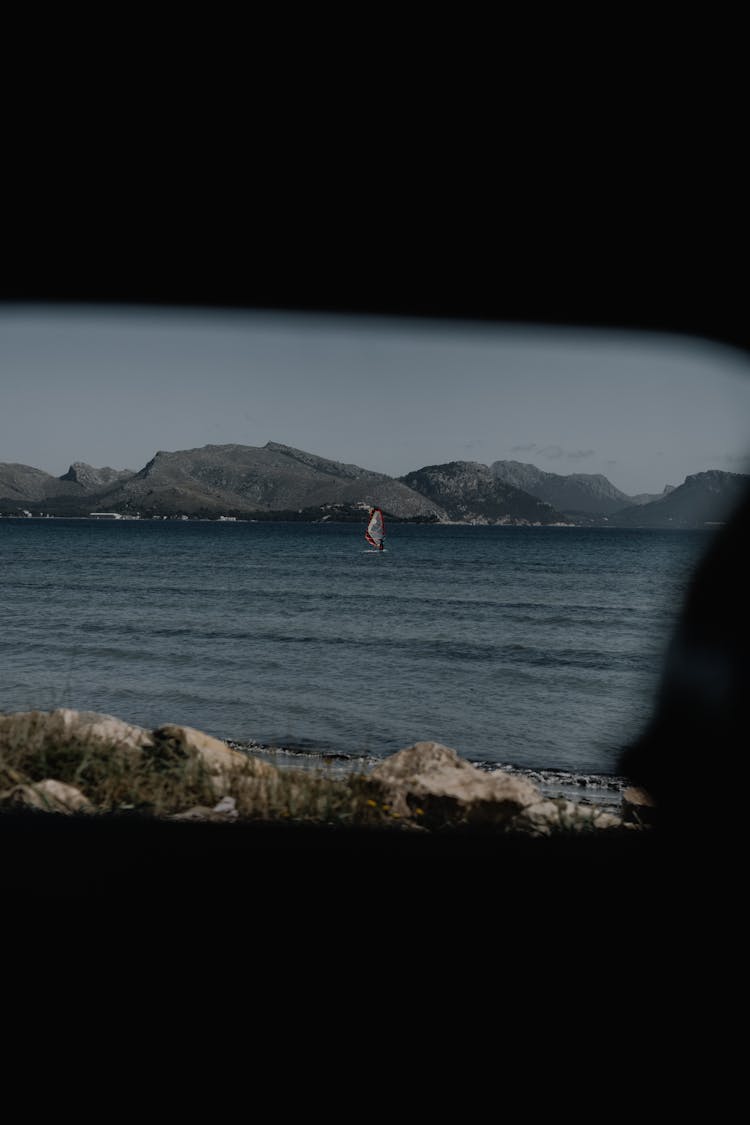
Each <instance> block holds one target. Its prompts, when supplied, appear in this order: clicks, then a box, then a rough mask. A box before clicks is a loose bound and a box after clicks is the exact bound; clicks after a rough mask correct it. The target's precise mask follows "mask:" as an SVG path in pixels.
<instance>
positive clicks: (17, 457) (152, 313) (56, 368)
mask: <svg viewBox="0 0 750 1125" xmlns="http://www.w3.org/2000/svg"><path fill="white" fill-rule="evenodd" d="M267 441H278V442H282V443H284V444H287V445H293V446H296V447H297V448H299V449H304V450H307V451H308V452H311V453H317V454H320V455H321V456H323V457H330V458H332V459H333V460H336V461H347V462H353V463H355V464H357V465H361V466H363V467H364V468H367V469H373V470H376V471H378V472H382V473H388V474H390V475H391V476H399V475H402V474H404V473H407V472H409V471H410V470H412V469H418V468H421V467H422V466H424V465H433V464H437V463H440V462H445V461H456V460H466V461H480V462H482V463H483V464H490V463H491V462H492V461H496V460H515V461H523V462H527V463H530V464H533V465H537V466H538V467H539V468H540V469H545V470H547V471H548V472H554V473H562V474H567V473H573V472H582V473H603V474H604V475H605V476H607V477H608V478H609V479H610V480H611V481H612V483H613V484H614V485H616V486H617V487H618V488H620V489H622V491H624V492H626V493H628V494H630V495H633V494H635V493H639V492H660V491H661V490H662V489H663V487H664V485H665V484H673V485H677V484H680V483H682V481H683V480H684V479H685V477H686V475H687V474H688V473H696V472H702V471H703V470H705V469H710V468H715V469H725V470H729V471H732V472H750V459H749V458H748V453H750V363H748V361H747V360H746V359H745V357H744V356H743V355H741V354H740V353H738V352H735V351H734V350H732V349H730V348H725V347H720V346H718V345H713V344H708V343H705V342H703V341H700V340H696V339H692V338H690V337H679V336H659V335H650V334H649V335H647V334H638V333H632V334H631V333H625V332H621V333H609V332H604V331H578V330H573V329H552V328H538V329H535V328H530V327H525V326H524V327H519V326H508V327H495V326H481V325H480V326H475V325H472V324H469V323H455V322H449V321H443V322H424V321H416V320H397V319H393V320H391V319H387V318H379V317H377V318H376V317H371V318H366V317H351V318H345V317H333V316H317V315H310V314H299V315H296V314H295V315H291V314H282V313H277V314H272V313H265V312H264V313H260V312H259V313H251V312H241V311H240V312H212V311H202V310H199V311H190V310H188V311H184V310H175V311H162V310H147V309H144V310H126V309H117V308H112V309H106V310H97V309H93V308H89V309H87V308H79V309H75V308H64V307H54V306H42V305H40V306H13V305H5V306H0V462H20V463H21V464H24V465H33V466H34V467H35V468H38V469H44V470H45V471H46V472H49V473H52V474H54V475H55V476H59V475H61V474H62V473H64V472H65V471H66V470H67V468H68V466H69V465H70V463H71V462H72V461H85V462H88V463H89V464H91V465H94V466H96V467H103V466H105V465H107V466H110V467H112V468H116V469H123V468H128V469H134V470H137V469H141V468H142V467H143V466H144V465H145V464H146V462H147V461H148V460H150V458H151V457H153V455H154V453H156V452H157V450H176V449H192V448H195V447H197V446H203V445H223V444H226V443H230V442H231V443H239V444H242V445H256V446H258V445H265V443H266V442H267Z"/></svg>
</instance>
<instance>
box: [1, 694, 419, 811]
mask: <svg viewBox="0 0 750 1125" xmlns="http://www.w3.org/2000/svg"><path fill="white" fill-rule="evenodd" d="M48 778H53V779H55V780H56V781H61V782H63V783H64V784H66V785H71V786H74V787H75V788H76V789H78V790H79V791H80V792H81V793H82V794H83V795H84V797H86V798H87V800H88V801H89V802H90V803H91V811H92V812H94V813H100V814H112V813H120V814H127V813H138V814H142V815H143V814H145V815H152V816H157V817H168V816H176V815H180V814H184V813H185V812H187V811H188V810H191V809H196V808H199V809H202V810H204V811H205V813H206V814H208V813H209V812H210V810H212V809H213V808H214V807H215V805H216V803H217V801H218V799H219V797H218V794H217V787H216V776H215V775H212V774H211V772H209V770H208V769H207V768H206V766H205V764H204V762H203V761H202V759H201V758H200V756H199V755H196V754H187V753H185V752H184V751H181V750H180V748H179V747H176V746H175V745H174V744H172V743H170V742H164V743H158V744H157V745H156V746H155V747H154V748H153V749H147V750H145V751H144V750H139V749H134V748H133V747H131V746H128V745H125V744H116V743H115V744H112V743H102V742H98V741H95V740H86V739H84V738H82V737H81V736H80V735H76V734H75V733H74V732H70V731H67V730H66V729H65V727H64V724H63V722H62V720H61V721H60V723H59V727H57V728H56V729H54V730H50V725H49V721H47V722H46V723H45V724H44V725H42V724H41V723H40V722H39V721H38V720H36V719H35V716H34V715H33V714H31V715H30V716H29V717H28V719H27V721H26V722H24V723H22V724H21V723H19V721H18V719H17V718H16V719H15V721H14V722H13V723H12V724H3V722H2V716H0V808H2V807H6V808H7V807H9V806H12V807H17V802H18V794H19V787H23V786H31V785H33V784H34V783H36V782H40V781H43V780H45V779H48ZM222 792H223V793H224V794H225V795H226V796H230V797H232V798H233V799H234V807H235V809H236V814H237V816H238V817H241V818H253V819H261V820H274V821H287V822H310V823H322V824H337V825H342V826H343V825H391V826H392V825H399V824H401V823H403V822H402V821H400V820H399V818H397V817H394V816H393V815H392V813H391V810H390V809H389V808H388V806H387V805H384V804H383V803H382V796H381V795H380V792H379V790H378V788H377V786H376V785H374V784H373V782H372V781H371V780H370V779H369V778H367V777H366V776H364V775H352V776H351V777H348V778H346V779H341V778H335V777H331V776H330V775H327V774H326V773H325V771H317V772H310V771H307V770H274V771H272V772H269V771H265V770H264V771H263V772H262V773H261V772H259V770H258V767H257V764H256V761H255V760H254V759H252V758H248V759H247V763H246V766H245V767H244V768H241V769H238V770H235V771H233V772H232V773H231V774H229V775H225V780H224V782H223V786H222Z"/></svg>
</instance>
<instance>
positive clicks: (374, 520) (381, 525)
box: [365, 508, 385, 551]
mask: <svg viewBox="0 0 750 1125" xmlns="http://www.w3.org/2000/svg"><path fill="white" fill-rule="evenodd" d="M365 539H366V540H367V542H368V543H371V544H372V546H373V547H377V549H378V550H379V551H382V550H383V540H384V539H385V520H384V519H383V513H382V512H381V510H380V508H370V520H369V523H368V524H367V531H366V532H365Z"/></svg>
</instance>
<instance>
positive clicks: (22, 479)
mask: <svg viewBox="0 0 750 1125" xmlns="http://www.w3.org/2000/svg"><path fill="white" fill-rule="evenodd" d="M80 491H81V490H80V488H76V487H75V486H73V487H70V486H69V484H68V483H67V482H61V480H60V478H59V477H53V476H52V475H51V474H50V473H45V472H42V470H41V469H34V468H32V467H31V465H15V464H0V500H7V501H10V502H18V503H26V502H27V501H34V500H43V499H44V498H45V497H47V496H56V495H58V494H65V493H66V492H68V493H70V494H72V495H77V494H79V493H80Z"/></svg>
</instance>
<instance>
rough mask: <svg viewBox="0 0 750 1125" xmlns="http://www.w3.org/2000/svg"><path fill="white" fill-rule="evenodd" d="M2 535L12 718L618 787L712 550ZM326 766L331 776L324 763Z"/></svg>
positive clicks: (439, 530) (570, 538)
mask: <svg viewBox="0 0 750 1125" xmlns="http://www.w3.org/2000/svg"><path fill="white" fill-rule="evenodd" d="M363 531H364V528H363V527H361V528H360V527H359V526H357V525H352V524H334V523H323V524H296V523H265V522H261V523H229V522H227V523H213V522H194V521H111V522H102V521H95V520H32V519H24V520H0V567H2V584H1V586H0V612H1V617H0V621H1V624H2V628H1V629H0V658H1V667H2V681H1V682H0V710H4V711H15V710H25V709H30V708H43V709H48V708H52V707H57V706H67V707H74V708H78V709H81V710H93V711H103V712H107V713H110V714H113V715H117V716H119V717H121V718H123V719H126V720H128V721H130V722H134V723H138V724H141V725H144V726H149V727H152V726H155V725H158V724H160V723H165V722H177V723H182V724H187V725H189V726H195V727H199V728H200V729H202V730H205V731H208V732H209V733H212V734H214V735H216V736H218V737H220V738H225V739H230V740H233V741H236V742H239V743H244V744H248V745H253V744H258V743H259V744H263V745H266V746H275V747H284V748H287V749H289V750H292V751H295V752H296V753H297V754H299V755H302V756H303V757H307V758H308V759H309V760H310V761H313V760H317V761H320V760H321V759H320V755H321V754H322V755H346V756H350V757H353V758H354V760H355V761H357V762H366V761H372V760H373V759H377V758H379V757H382V756H385V755H387V754H391V753H393V752H395V751H396V750H399V749H401V748H402V747H404V746H407V745H409V744H410V743H411V742H414V741H416V740H419V739H435V740H437V741H439V742H443V743H445V744H446V745H448V746H451V747H453V748H454V749H455V750H457V751H458V752H459V753H460V754H461V755H462V756H463V757H465V758H467V759H468V760H470V761H472V762H475V763H477V764H480V765H483V766H487V767H492V766H500V765H503V766H514V767H518V768H520V769H523V770H532V771H539V770H542V771H544V770H551V771H562V772H563V773H569V774H572V775H588V774H594V775H604V776H605V777H606V776H611V775H616V773H617V761H618V754H619V752H620V751H621V749H622V747H623V745H624V744H625V742H626V741H627V740H628V739H629V738H630V737H632V736H634V735H635V734H637V732H638V731H639V730H640V729H641V728H642V726H643V724H644V722H645V720H646V717H647V715H648V713H649V708H650V706H651V704H652V701H653V696H654V692H655V689H656V686H657V681H658V675H659V670H660V663H661V659H662V656H663V652H664V648H665V645H666V642H667V640H668V637H669V634H670V631H671V628H672V626H673V624H674V621H675V617H676V614H677V611H678V609H679V603H680V598H681V596H682V593H683V591H684V588H685V585H686V582H687V580H688V577H689V575H690V572H691V570H692V568H693V567H694V565H695V563H696V561H697V560H698V558H699V557H700V556H701V554H702V553H703V552H704V551H705V549H706V547H707V546H708V543H709V541H710V537H711V534H712V533H711V532H685V531H682V532H678V531H674V532H658V531H628V530H620V529H578V528H575V529H573V528H499V527H467V526H439V527H430V526H412V525H391V526H390V528H389V537H388V540H387V545H388V550H387V551H386V552H385V553H383V554H376V553H374V552H370V551H368V550H367V549H366V543H365V541H364V538H363ZM316 756H317V757H316Z"/></svg>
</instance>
